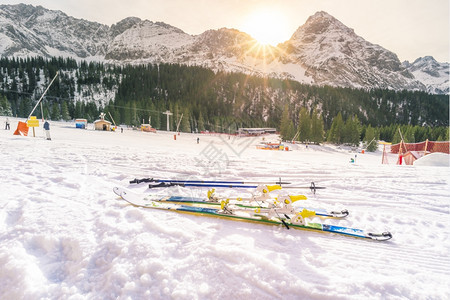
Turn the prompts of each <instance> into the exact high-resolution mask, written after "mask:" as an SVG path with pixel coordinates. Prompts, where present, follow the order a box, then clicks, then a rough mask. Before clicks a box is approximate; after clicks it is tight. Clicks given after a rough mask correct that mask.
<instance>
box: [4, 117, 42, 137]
mask: <svg viewBox="0 0 450 300" xmlns="http://www.w3.org/2000/svg"><path fill="white" fill-rule="evenodd" d="M10 129H11V126H10V122H9V118H6V121H5V130H10ZM44 131H45V137H46V138H47V140H49V141H50V140H51V137H50V123H49V122H48V121H47V120H45V122H44Z"/></svg>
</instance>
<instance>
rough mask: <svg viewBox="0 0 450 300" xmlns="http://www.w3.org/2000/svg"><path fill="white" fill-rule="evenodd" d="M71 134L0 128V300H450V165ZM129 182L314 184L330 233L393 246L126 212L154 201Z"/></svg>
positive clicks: (235, 142) (232, 143) (182, 139)
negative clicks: (131, 198)
mask: <svg viewBox="0 0 450 300" xmlns="http://www.w3.org/2000/svg"><path fill="white" fill-rule="evenodd" d="M0 124H2V126H3V124H4V119H3V118H1V119H0ZM11 127H12V128H13V129H14V128H15V127H16V120H13V122H12V126H11ZM73 127H74V124H70V123H56V122H52V123H51V134H52V138H53V139H52V141H46V140H44V139H42V128H37V130H36V134H37V136H38V137H36V138H32V137H20V136H13V135H12V131H5V130H3V129H2V130H0V147H1V149H2V151H1V154H0V155H1V156H0V157H1V168H0V176H1V178H2V184H1V185H0V193H1V195H2V196H3V197H2V199H1V200H0V205H1V208H2V209H1V210H0V263H1V265H2V268H1V269H0V298H1V299H37V298H52V299H68V298H73V299H117V298H119V299H127V298H131V299H142V298H146V299H172V298H175V299H224V298H233V299H249V298H250V297H251V298H257V299H448V298H449V297H450V292H449V289H448V282H449V280H450V263H449V261H450V260H449V258H450V257H449V256H450V254H449V253H450V252H449V250H450V241H449V239H448V237H449V233H450V230H449V220H450V219H449V203H448V195H449V187H450V184H449V178H450V177H449V175H450V174H449V173H450V169H449V168H448V167H432V166H430V167H416V166H396V165H381V164H380V162H381V152H376V153H373V154H356V153H354V152H351V151H348V150H345V149H338V148H336V147H332V146H323V147H311V146H310V147H308V148H305V146H303V145H292V146H291V147H292V148H293V149H294V150H293V151H289V152H275V151H264V150H257V149H256V148H255V147H254V145H255V144H257V143H258V142H260V140H261V138H240V139H234V138H230V139H228V138H227V137H224V138H221V137H219V136H204V135H200V136H199V137H200V144H197V143H196V138H197V135H193V134H182V135H180V136H177V139H176V140H174V138H173V133H168V134H167V133H165V132H158V133H157V134H149V133H142V132H137V131H132V130H125V131H124V133H120V132H116V133H114V132H98V131H92V130H79V129H75V128H73ZM91 127H92V124H90V128H91ZM275 138H276V137H273V139H275ZM266 140H272V137H266ZM211 151H212V152H211ZM355 155H357V158H356V164H350V163H349V160H350V158H354V157H355ZM392 159H393V160H395V157H392ZM219 168H220V169H219ZM183 176H184V177H183ZM135 177H138V178H139V177H156V178H195V177H197V178H212V179H218V178H220V179H236V178H239V179H245V180H277V179H278V177H282V179H283V180H291V181H294V182H298V183H299V184H306V185H309V183H310V182H311V181H314V182H316V183H317V184H320V185H324V186H326V187H327V189H325V190H321V191H319V192H318V194H317V195H316V196H315V197H314V196H313V195H312V194H311V193H306V195H307V196H308V198H309V200H307V202H306V203H307V204H308V205H310V206H314V207H323V208H329V209H333V208H336V209H340V208H347V209H348V210H349V211H350V216H349V217H348V218H347V219H346V220H340V221H339V220H326V221H325V222H327V223H335V224H341V225H345V226H353V227H359V228H363V229H369V230H376V231H380V230H389V231H391V232H392V234H393V235H394V238H393V239H392V240H391V241H388V242H384V243H380V242H370V241H364V240H359V239H354V238H350V237H342V236H336V235H332V234H325V233H317V232H308V231H301V230H286V229H285V228H283V227H273V226H265V225H260V224H251V223H242V222H233V221H230V220H222V219H214V218H208V217H199V216H193V215H186V214H178V213H175V212H166V211H152V210H149V209H144V208H137V207H132V206H130V205H127V204H126V203H125V202H124V201H123V200H121V199H118V198H117V196H116V195H114V193H113V192H112V188H113V187H114V186H122V187H127V188H130V189H132V190H133V191H135V192H138V193H145V192H148V190H147V188H146V186H145V185H139V186H131V185H129V183H128V181H129V180H131V179H134V178H135ZM162 192H165V191H162ZM218 192H221V193H226V194H232V193H233V192H231V191H229V190H224V191H218ZM173 193H176V194H182V195H201V194H205V193H206V191H202V190H198V189H189V190H187V189H183V188H176V189H174V190H173ZM291 193H295V194H298V193H305V190H297V191H296V190H293V191H291Z"/></svg>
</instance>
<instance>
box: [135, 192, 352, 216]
mask: <svg viewBox="0 0 450 300" xmlns="http://www.w3.org/2000/svg"><path fill="white" fill-rule="evenodd" d="M134 196H135V197H136V198H137V199H139V201H143V202H145V201H158V202H172V203H179V204H184V205H203V206H207V205H209V206H216V207H217V206H223V205H224V202H227V201H228V202H229V203H231V204H233V205H236V206H237V207H240V208H244V209H268V208H270V207H271V206H273V205H274V204H273V203H268V202H267V201H266V200H255V198H253V197H249V198H243V197H235V198H233V197H227V198H224V197H217V196H212V195H211V194H210V193H208V198H201V197H189V196H162V195H153V194H149V195H134ZM282 197H283V196H282ZM284 197H289V200H290V201H294V202H295V201H296V200H297V199H298V200H306V197H304V196H303V197H304V198H303V197H302V195H299V196H284ZM283 199H285V198H280V200H278V198H276V199H270V200H272V201H278V202H280V201H283ZM292 199H293V200H292ZM230 201H231V202H230ZM227 204H228V203H227ZM303 209H307V210H312V211H315V212H316V215H317V216H318V217H322V218H345V217H347V216H348V215H349V212H348V210H346V209H343V210H341V211H327V210H326V209H323V208H312V207H299V206H296V207H295V210H296V211H302V210H303Z"/></svg>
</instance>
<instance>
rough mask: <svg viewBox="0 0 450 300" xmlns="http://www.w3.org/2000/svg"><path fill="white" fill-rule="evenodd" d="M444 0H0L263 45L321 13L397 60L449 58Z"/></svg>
mask: <svg viewBox="0 0 450 300" xmlns="http://www.w3.org/2000/svg"><path fill="white" fill-rule="evenodd" d="M449 2H450V1H449V0H427V1H424V0H376V1H373V0H245V1H243V0H241V1H239V0H127V1H124V0H95V1H92V0H64V1H61V0H0V4H17V3H27V4H33V5H35V6H36V5H42V6H44V7H45V8H48V9H53V10H61V11H63V12H64V13H66V14H67V15H70V16H73V17H75V18H83V19H86V20H89V21H96V22H99V23H102V24H106V25H112V24H114V23H117V22H118V21H120V20H122V19H124V18H126V17H131V16H134V17H139V18H141V19H147V20H150V21H162V22H165V23H167V24H170V25H172V26H175V27H178V28H180V29H181V30H183V31H185V32H186V33H189V34H195V35H196V34H200V33H202V32H204V31H206V30H208V29H218V28H222V27H226V28H235V29H238V30H241V31H244V32H246V33H248V34H250V35H251V36H253V37H254V38H256V39H258V40H259V41H260V42H263V43H271V44H277V43H279V42H284V41H286V40H288V39H289V38H290V37H291V36H292V34H293V33H294V32H295V30H296V29H297V28H298V27H299V26H301V25H303V24H304V23H305V22H306V20H307V19H308V17H309V16H311V15H313V14H314V13H315V12H317V11H325V12H327V13H329V14H331V15H332V16H334V17H336V18H337V19H338V20H340V21H341V22H342V23H344V24H345V25H347V26H348V27H350V28H353V29H354V30H355V32H356V34H358V35H360V36H362V37H363V38H364V39H366V40H367V41H369V42H371V43H375V44H378V45H380V46H382V47H384V48H386V49H388V50H390V51H393V52H394V53H396V54H397V55H398V57H399V59H400V60H401V61H404V60H409V61H411V62H412V61H414V60H415V59H416V58H418V57H422V56H426V55H431V56H433V57H434V58H435V59H436V60H437V61H439V62H449V55H450V47H449V36H450V30H449V27H450V26H449V15H450V7H449V6H450V5H449Z"/></svg>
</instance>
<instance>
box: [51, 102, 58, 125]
mask: <svg viewBox="0 0 450 300" xmlns="http://www.w3.org/2000/svg"><path fill="white" fill-rule="evenodd" d="M50 117H51V119H52V120H53V121H59V120H61V110H60V109H59V104H58V103H57V102H53V105H52V114H51V116H50Z"/></svg>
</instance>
